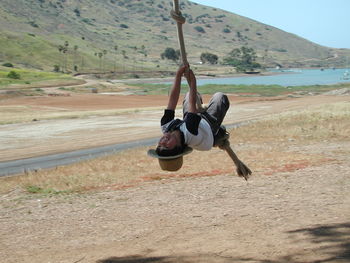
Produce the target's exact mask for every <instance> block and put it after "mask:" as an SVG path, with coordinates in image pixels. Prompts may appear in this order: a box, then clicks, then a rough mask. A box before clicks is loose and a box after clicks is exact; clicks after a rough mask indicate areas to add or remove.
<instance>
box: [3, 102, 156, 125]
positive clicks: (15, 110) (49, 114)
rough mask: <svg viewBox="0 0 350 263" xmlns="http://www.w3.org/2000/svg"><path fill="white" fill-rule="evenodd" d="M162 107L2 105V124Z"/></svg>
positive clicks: (113, 113) (114, 113)
mask: <svg viewBox="0 0 350 263" xmlns="http://www.w3.org/2000/svg"><path fill="white" fill-rule="evenodd" d="M158 109H161V107H145V108H128V109H112V110H70V109H63V108H56V107H46V106H0V125H3V124H13V123H23V122H31V121H33V120H54V119H79V118H88V117H91V116H101V117H103V116H115V115H120V114H125V113H133V112H139V111H152V110H158Z"/></svg>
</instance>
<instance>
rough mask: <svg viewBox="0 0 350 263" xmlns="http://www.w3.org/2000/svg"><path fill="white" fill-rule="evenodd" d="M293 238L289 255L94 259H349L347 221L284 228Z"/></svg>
mask: <svg viewBox="0 0 350 263" xmlns="http://www.w3.org/2000/svg"><path fill="white" fill-rule="evenodd" d="M288 233H289V234H291V237H290V238H291V239H292V241H293V242H295V243H297V244H300V248H298V250H299V251H303V252H301V253H297V251H295V252H294V253H292V254H291V255H286V256H280V257H279V258H276V259H259V258H249V257H247V258H244V257H242V258H239V257H230V256H228V255H217V254H211V255H209V254H208V255H194V256H168V257H145V256H139V255H132V256H128V257H111V258H107V259H103V260H99V261H97V263H194V262H195V263H198V262H210V263H233V262H256V263H306V262H307V263H328V262H350V223H342V224H332V225H318V226H314V227H309V228H302V229H297V230H292V231H289V232H288ZM305 243H306V244H308V247H310V250H312V254H314V256H313V258H310V257H309V254H310V252H311V251H310V250H309V251H308V250H305V249H304V247H303V245H302V244H305Z"/></svg>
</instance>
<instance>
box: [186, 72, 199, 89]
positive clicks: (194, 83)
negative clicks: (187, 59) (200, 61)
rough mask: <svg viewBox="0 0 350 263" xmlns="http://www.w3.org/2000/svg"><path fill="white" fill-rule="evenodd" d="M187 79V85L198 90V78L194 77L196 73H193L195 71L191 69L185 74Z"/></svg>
mask: <svg viewBox="0 0 350 263" xmlns="http://www.w3.org/2000/svg"><path fill="white" fill-rule="evenodd" d="M185 77H186V79H187V83H188V85H189V86H190V88H192V89H193V88H195V89H197V80H196V76H195V75H194V73H193V71H192V70H191V69H190V70H189V71H188V72H185Z"/></svg>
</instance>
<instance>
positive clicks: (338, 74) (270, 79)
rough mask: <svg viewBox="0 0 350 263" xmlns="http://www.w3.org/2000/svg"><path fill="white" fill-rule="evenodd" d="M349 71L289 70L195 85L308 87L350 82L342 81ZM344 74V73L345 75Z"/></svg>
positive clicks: (214, 80) (204, 81) (199, 82)
mask: <svg viewBox="0 0 350 263" xmlns="http://www.w3.org/2000/svg"><path fill="white" fill-rule="evenodd" d="M346 71H348V72H350V70H349V69H324V70H321V69H290V70H285V71H281V70H270V72H274V73H278V74H275V75H271V76H260V75H258V76H256V75H247V76H244V77H230V78H213V79H197V85H198V86H201V85H205V84H245V85H253V84H257V85H273V84H276V85H281V86H285V87H287V86H304V85H306V86H308V85H330V84H337V83H345V82H350V80H349V79H344V73H345V72H346ZM345 74H346V73H345Z"/></svg>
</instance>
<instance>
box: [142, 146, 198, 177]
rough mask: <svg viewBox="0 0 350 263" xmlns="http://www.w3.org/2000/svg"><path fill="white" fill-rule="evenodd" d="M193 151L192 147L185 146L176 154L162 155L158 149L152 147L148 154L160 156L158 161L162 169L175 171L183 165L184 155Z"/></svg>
mask: <svg viewBox="0 0 350 263" xmlns="http://www.w3.org/2000/svg"><path fill="white" fill-rule="evenodd" d="M190 152H192V148H190V147H185V149H184V151H183V152H182V153H180V154H177V155H174V156H160V155H158V154H157V152H156V150H154V149H150V150H148V152H147V154H148V155H149V156H151V157H154V158H158V162H159V165H160V167H161V168H162V170H164V171H171V172H175V171H177V170H179V169H180V168H181V167H182V164H183V156H184V155H186V154H189V153H190Z"/></svg>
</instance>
